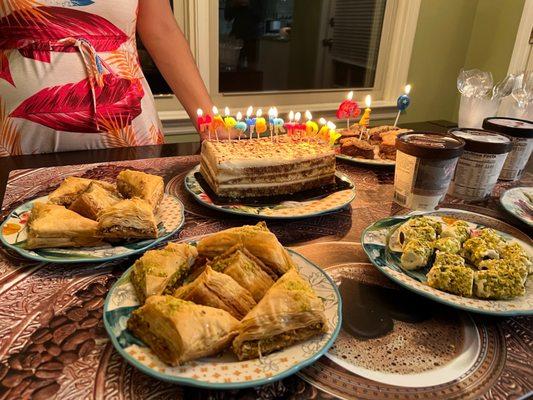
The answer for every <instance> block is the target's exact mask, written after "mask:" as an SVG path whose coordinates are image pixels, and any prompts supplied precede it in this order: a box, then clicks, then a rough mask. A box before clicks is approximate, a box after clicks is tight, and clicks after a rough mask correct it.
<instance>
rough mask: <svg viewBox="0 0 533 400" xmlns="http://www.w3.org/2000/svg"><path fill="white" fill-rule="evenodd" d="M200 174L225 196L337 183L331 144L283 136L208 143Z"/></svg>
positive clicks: (283, 191) (268, 193)
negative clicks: (272, 138) (275, 138)
mask: <svg viewBox="0 0 533 400" xmlns="http://www.w3.org/2000/svg"><path fill="white" fill-rule="evenodd" d="M201 155H202V162H201V167H200V172H201V174H202V176H203V178H204V179H205V180H206V182H207V183H208V184H209V186H210V187H211V189H212V190H213V191H214V192H215V193H216V194H217V195H218V196H221V197H233V198H244V197H263V196H273V195H281V194H292V193H296V192H300V191H302V190H308V189H314V188H317V187H320V186H324V185H328V184H333V183H334V182H335V152H334V150H333V149H332V148H330V147H329V146H327V145H324V144H322V143H318V142H313V141H311V142H307V141H305V140H303V141H302V140H293V139H291V138H289V137H288V136H286V135H281V136H279V137H278V140H277V141H276V140H274V141H271V140H270V138H262V139H252V140H250V139H244V140H240V141H232V142H229V141H220V142H219V141H205V142H203V144H202V153H201Z"/></svg>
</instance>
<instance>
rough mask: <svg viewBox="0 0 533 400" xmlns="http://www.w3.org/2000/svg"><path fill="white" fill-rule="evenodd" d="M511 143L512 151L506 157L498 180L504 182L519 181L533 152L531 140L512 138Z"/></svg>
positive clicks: (532, 140) (532, 141)
mask: <svg viewBox="0 0 533 400" xmlns="http://www.w3.org/2000/svg"><path fill="white" fill-rule="evenodd" d="M512 141H513V149H512V150H511V152H510V153H509V155H508V156H507V160H505V164H503V169H502V173H501V174H500V179H503V180H505V181H514V180H517V179H520V177H521V176H522V172H523V171H524V168H525V167H526V165H527V162H528V160H529V157H530V156H531V151H533V139H526V138H512Z"/></svg>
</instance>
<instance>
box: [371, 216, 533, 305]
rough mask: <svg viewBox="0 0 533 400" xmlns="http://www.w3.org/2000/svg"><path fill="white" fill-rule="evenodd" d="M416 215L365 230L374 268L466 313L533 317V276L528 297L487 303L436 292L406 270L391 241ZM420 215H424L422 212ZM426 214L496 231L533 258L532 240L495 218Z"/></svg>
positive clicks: (419, 275) (420, 276)
mask: <svg viewBox="0 0 533 400" xmlns="http://www.w3.org/2000/svg"><path fill="white" fill-rule="evenodd" d="M414 215H415V214H414V213H413V214H409V215H401V216H394V217H389V218H384V219H382V220H379V221H377V222H375V223H373V224H372V225H370V226H369V227H368V228H366V229H365V230H364V232H363V234H362V236H361V244H362V245H363V249H364V250H365V253H366V254H367V256H368V258H369V259H370V261H371V262H372V264H374V266H376V267H377V268H378V269H379V270H380V271H381V272H382V273H383V274H385V275H386V276H387V277H389V278H390V279H392V280H393V281H395V282H396V283H398V284H400V285H401V286H403V287H405V288H407V289H409V290H411V291H413V292H415V293H418V294H420V295H422V296H425V297H428V298H430V299H432V300H435V301H437V302H439V303H443V304H446V305H449V306H452V307H456V308H459V309H462V310H466V311H473V312H478V313H482V314H490V315H498V316H514V315H532V314H533V278H531V277H530V278H529V279H528V280H527V283H526V294H525V295H523V296H520V297H516V298H514V299H510V300H483V299H478V298H469V297H461V296H457V295H455V294H451V293H446V292H443V291H440V290H437V289H434V288H432V287H429V286H428V285H427V283H426V276H425V274H424V273H422V272H420V271H405V270H403V269H402V268H401V266H400V253H398V252H396V251H394V250H396V249H395V246H394V245H393V244H394V243H393V241H391V239H393V238H394V232H395V230H396V229H397V228H398V227H399V226H400V225H401V224H403V223H404V222H405V221H407V220H408V219H409V218H412V217H413V216H414ZM416 215H420V213H418V214H416ZM424 215H432V216H435V217H446V218H452V219H461V220H465V221H467V222H469V223H471V224H472V225H475V226H476V227H489V228H493V229H496V230H498V231H499V233H500V234H501V235H502V236H503V237H504V238H506V240H508V241H516V242H519V243H520V244H521V245H522V247H523V248H524V249H526V251H527V252H528V254H529V255H530V257H533V247H532V246H531V245H530V244H529V243H531V241H530V240H529V239H528V236H527V235H525V234H524V233H522V232H520V231H519V230H517V229H515V228H513V227H512V226H510V225H508V224H506V223H504V222H502V221H500V220H497V219H495V218H491V217H487V216H485V215H482V214H478V213H474V212H470V211H463V210H455V209H440V210H437V211H431V212H429V213H424ZM521 239H523V240H521ZM391 247H392V249H391Z"/></svg>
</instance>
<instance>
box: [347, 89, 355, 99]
mask: <svg viewBox="0 0 533 400" xmlns="http://www.w3.org/2000/svg"><path fill="white" fill-rule="evenodd" d="M346 99H347V100H350V101H351V100H352V99H353V90H350V91H349V92H348V94H347V95H346Z"/></svg>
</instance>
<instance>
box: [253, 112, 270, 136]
mask: <svg viewBox="0 0 533 400" xmlns="http://www.w3.org/2000/svg"><path fill="white" fill-rule="evenodd" d="M262 115H263V110H261V109H258V110H257V112H256V113H255V131H256V132H257V138H258V139H259V136H260V135H261V133H264V132H266V130H267V124H266V121H265V119H264V118H263V117H262Z"/></svg>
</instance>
